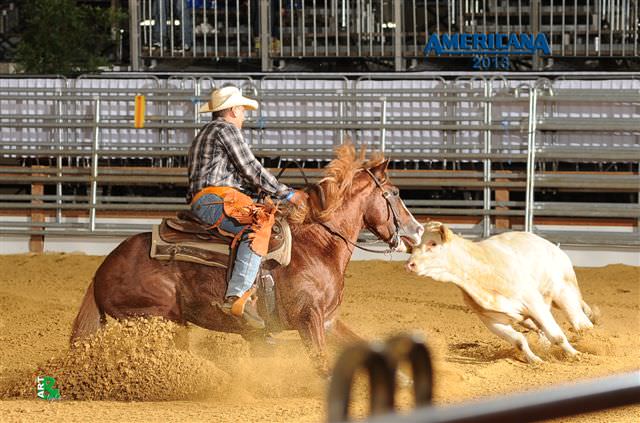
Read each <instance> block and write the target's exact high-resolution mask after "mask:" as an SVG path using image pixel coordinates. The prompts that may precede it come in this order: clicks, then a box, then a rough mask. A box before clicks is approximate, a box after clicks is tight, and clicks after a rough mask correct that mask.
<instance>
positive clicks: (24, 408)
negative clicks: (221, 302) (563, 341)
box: [0, 254, 640, 423]
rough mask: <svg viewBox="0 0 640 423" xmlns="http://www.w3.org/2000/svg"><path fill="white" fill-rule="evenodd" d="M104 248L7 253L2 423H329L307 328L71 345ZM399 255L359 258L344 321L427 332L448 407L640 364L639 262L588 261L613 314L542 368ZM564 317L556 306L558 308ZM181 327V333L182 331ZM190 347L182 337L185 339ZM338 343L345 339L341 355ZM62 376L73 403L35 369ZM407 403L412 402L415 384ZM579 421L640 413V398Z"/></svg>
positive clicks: (112, 328)
mask: <svg viewBox="0 0 640 423" xmlns="http://www.w3.org/2000/svg"><path fill="white" fill-rule="evenodd" d="M101 260H102V258H101V257H91V256H84V255H71V254H46V255H11V256H0V269H1V273H0V310H1V312H0V415H1V416H2V417H1V418H0V420H2V421H3V422H14V421H21V422H22V421H24V422H31V421H34V420H35V419H37V420H39V421H56V422H76V421H77V422H86V421H101V422H158V421H164V422H190V421H194V422H195V421H198V422H200V421H202V422H245V421H246V422H319V421H323V420H325V398H326V390H327V383H326V382H325V381H324V380H322V379H321V378H320V377H319V376H317V375H316V374H315V373H314V370H313V368H312V365H311V363H310V361H309V360H308V359H307V357H306V355H305V353H304V351H303V348H302V345H301V343H300V340H299V338H298V336H297V334H296V333H295V332H283V333H281V334H278V335H277V339H278V340H279V343H278V345H277V347H276V350H275V355H273V356H270V357H260V358H258V357H253V356H252V355H251V354H250V351H249V347H248V345H247V343H246V342H245V341H244V340H242V338H240V337H239V336H236V335H227V334H220V333H213V332H209V331H206V330H203V329H200V328H195V327H192V328H190V329H189V330H188V331H187V332H188V336H186V337H185V336H184V335H185V333H184V331H183V330H176V328H175V326H174V325H172V324H168V323H166V322H162V321H147V322H142V323H141V322H124V323H118V322H111V323H110V324H109V325H108V327H107V328H106V329H105V330H104V331H103V332H102V333H101V334H100V335H99V336H97V337H95V338H94V339H93V340H91V341H87V342H84V343H82V344H81V345H79V346H78V347H77V348H76V349H74V350H73V351H71V352H70V351H69V347H68V343H67V340H68V336H69V333H70V327H71V323H72V321H73V318H74V317H75V314H76V311H77V309H78V306H79V304H80V301H81V299H82V296H83V294H84V291H85V289H86V287H87V285H88V283H89V281H90V280H91V277H92V275H93V273H94V271H95V270H96V268H97V267H98V265H99V264H100V262H101ZM402 266H403V263H399V262H385V261H372V262H354V263H352V264H351V265H350V266H349V268H348V272H347V281H346V284H347V288H346V293H345V296H344V303H343V305H342V316H343V318H344V320H345V321H346V322H347V323H348V324H349V325H350V326H351V327H352V328H353V329H354V330H355V331H356V332H358V333H360V334H361V335H363V336H364V337H366V338H367V339H375V338H378V339H383V338H385V337H387V336H388V335H390V334H394V333H397V332H400V331H408V330H416V331H418V332H421V333H422V334H424V336H425V337H426V338H427V339H428V341H429V344H430V346H431V348H432V350H433V354H434V360H435V361H434V366H435V383H436V386H435V402H436V403H437V404H439V405H443V404H450V403H457V402H461V401H464V400H469V399H476V398H482V397H488V396H489V397H490V396H496V395H499V394H505V393H512V392H520V391H524V390H530V389H536V388H543V387H548V386H551V385H554V384H557V383H567V382H571V381H580V380H585V379H589V378H593V377H598V376H605V375H611V374H616V373H621V372H626V371H631V370H636V369H638V368H640V268H636V267H629V266H623V265H612V266H607V267H604V268H592V269H577V273H578V280H579V283H580V286H581V289H582V292H583V295H584V297H585V299H586V301H587V302H588V303H590V304H591V305H596V306H598V307H599V308H600V311H601V319H600V323H599V325H598V326H596V328H595V329H594V330H593V331H591V332H590V333H587V334H584V335H581V336H578V335H576V334H574V333H571V332H570V331H568V330H567V327H568V326H567V322H566V320H564V319H563V318H561V317H558V320H559V321H560V322H561V325H562V326H563V328H564V329H565V333H567V335H568V336H569V338H570V341H571V343H572V344H573V345H574V346H575V347H576V348H577V349H578V350H579V351H581V352H583V354H582V355H581V357H580V359H578V360H571V359H569V358H566V357H564V356H563V354H562V353H561V352H560V350H559V348H556V347H552V348H551V349H550V350H548V351H544V350H542V347H541V346H540V345H538V343H537V342H536V341H535V336H532V335H528V339H529V340H530V342H531V345H532V349H533V350H534V351H535V352H536V354H538V355H540V356H541V357H542V358H543V359H544V360H546V362H545V363H543V364H541V365H535V366H533V365H529V364H526V363H525V362H523V357H522V356H521V355H520V353H518V352H516V351H514V350H513V349H512V348H511V347H510V346H509V345H507V344H506V342H504V341H502V340H500V339H498V338H497V337H495V336H494V335H492V334H491V333H489V331H488V330H487V329H486V328H485V327H484V326H483V325H482V324H481V322H480V320H479V319H478V318H477V317H476V316H475V315H474V314H472V313H471V312H470V311H469V310H468V309H467V308H466V306H465V305H464V303H463V302H462V297H461V295H460V292H459V291H458V288H456V287H455V286H453V285H446V284H441V283H436V282H433V281H431V280H428V279H425V278H421V277H417V276H412V275H409V274H408V273H406V272H405V271H404V270H403V267H402ZM556 315H557V313H556ZM175 333H178V336H177V337H176V336H174V334H175ZM174 339H178V341H177V344H178V345H182V347H181V348H176V346H175V342H174ZM337 351H338V348H337V347H335V346H334V347H332V354H333V355H334V356H335V354H336V353H337ZM38 374H39V375H47V376H53V377H55V378H56V380H57V387H58V388H59V389H60V393H61V395H62V400H60V401H43V400H40V399H37V398H36V390H35V383H34V376H35V375H38ZM399 395H400V402H401V404H400V407H401V409H403V410H407V409H409V408H410V407H411V396H410V394H409V391H408V390H406V389H403V390H401V392H399ZM562 421H572V422H608V423H609V422H638V421H640V407H630V408H624V409H615V410H610V411H607V412H602V413H598V414H592V415H586V416H581V417H574V418H572V419H565V420H562Z"/></svg>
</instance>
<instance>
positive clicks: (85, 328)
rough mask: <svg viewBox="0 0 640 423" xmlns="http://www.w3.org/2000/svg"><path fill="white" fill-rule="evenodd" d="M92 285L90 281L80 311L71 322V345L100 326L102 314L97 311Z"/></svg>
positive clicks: (92, 282)
mask: <svg viewBox="0 0 640 423" xmlns="http://www.w3.org/2000/svg"><path fill="white" fill-rule="evenodd" d="M94 283H95V279H94V280H92V281H91V284H90V285H89V288H87V292H86V293H85V294H84V298H83V299H82V304H81V305H80V311H78V315H77V316H76V319H75V320H74V321H73V329H72V330H71V339H70V343H71V344H73V343H74V342H75V341H77V340H78V339H80V338H84V337H85V336H88V335H91V334H92V333H94V332H96V331H97V330H98V329H100V327H101V326H102V321H103V319H104V314H103V313H102V312H101V311H100V310H99V309H98V304H97V303H96V297H95V292H94V289H93V284H94Z"/></svg>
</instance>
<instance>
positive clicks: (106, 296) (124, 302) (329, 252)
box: [71, 146, 423, 374]
mask: <svg viewBox="0 0 640 423" xmlns="http://www.w3.org/2000/svg"><path fill="white" fill-rule="evenodd" d="M387 165H388V161H382V160H381V159H379V160H377V161H375V162H368V163H365V162H364V161H363V160H361V159H357V158H356V155H355V150H354V148H353V147H352V146H343V147H341V148H339V149H338V157H337V158H336V159H334V160H333V161H332V162H331V163H330V164H329V165H328V166H327V168H326V169H325V172H324V178H323V179H322V180H321V181H320V183H319V184H318V187H319V188H318V189H316V190H315V192H316V193H315V194H313V191H312V195H311V198H310V201H309V204H308V209H309V213H308V214H307V218H306V220H305V221H304V222H300V223H297V224H296V223H291V233H292V238H293V239H292V252H291V262H290V264H289V265H288V266H286V267H280V268H277V269H274V270H273V271H272V275H273V277H274V279H275V281H276V287H277V289H276V309H277V313H278V317H279V318H280V320H281V323H282V328H283V329H290V330H297V331H298V332H299V334H300V336H301V338H302V340H303V342H304V344H305V346H306V347H307V349H308V351H309V353H310V354H311V355H312V357H314V358H316V359H317V362H316V365H317V366H318V368H319V370H320V371H321V372H322V373H324V374H326V373H327V372H328V367H327V361H326V357H325V345H326V334H327V333H330V334H332V335H335V336H336V338H337V339H338V340H339V341H342V342H347V341H354V340H357V339H360V338H359V337H358V336H357V335H355V334H354V333H353V332H352V331H351V330H349V329H348V328H347V327H346V326H345V325H344V324H343V323H342V322H341V321H339V320H338V319H337V318H336V314H337V310H338V306H339V305H340V303H341V302H342V296H343V292H344V274H345V270H346V267H347V264H348V263H349V260H350V259H351V255H352V253H353V249H354V248H355V242H356V240H357V237H358V234H359V232H360V230H361V229H363V228H365V227H366V228H368V229H369V230H370V231H371V232H373V233H374V234H375V235H376V236H377V237H378V238H379V239H381V240H383V241H385V242H387V243H388V244H389V245H390V246H391V247H392V248H393V247H397V246H398V243H401V241H400V237H402V239H403V240H404V241H405V242H407V243H409V244H412V245H417V243H419V241H420V236H421V234H422V231H423V229H422V226H421V225H420V224H419V223H418V222H417V221H416V220H415V218H414V217H413V216H412V215H411V213H410V212H409V211H408V210H407V208H406V207H405V205H404V203H403V202H402V200H401V199H400V196H399V190H398V188H397V187H395V186H394V185H392V184H391V182H390V181H389V178H388V177H387ZM317 191H321V192H320V193H319V192H317ZM321 198H322V199H321ZM321 205H322V206H321ZM150 242H151V234H150V233H141V234H137V235H134V236H132V237H130V238H128V239H127V240H125V241H123V242H122V243H121V244H120V245H119V246H118V247H117V248H116V249H115V250H113V251H112V252H111V253H110V254H109V255H108V256H107V257H106V258H105V260H104V261H103V263H102V264H101V265H100V267H99V268H98V270H97V271H96V274H95V276H94V278H93V282H92V283H91V284H90V285H89V287H88V289H87V292H86V294H85V296H84V300H83V302H82V305H81V306H80V311H79V312H78V315H77V317H76V319H75V322H74V324H73V332H72V335H71V341H72V342H73V341H75V340H76V339H78V338H81V337H83V336H86V335H88V334H90V333H92V332H94V331H96V330H97V329H98V328H99V327H100V326H101V325H102V324H103V323H104V321H105V314H107V315H109V316H112V317H114V318H125V317H131V316H162V317H164V318H166V319H169V320H172V321H175V322H178V323H181V324H186V323H187V322H191V323H193V324H196V325H198V326H201V327H203V328H206V329H211V330H215V331H224V332H234V333H240V334H242V335H243V336H245V337H247V338H251V335H252V334H251V333H250V332H249V331H248V329H247V328H246V327H244V326H242V325H241V324H240V323H239V322H238V321H237V320H236V319H234V318H233V317H230V316H228V315H226V314H224V313H222V311H221V310H220V309H219V308H218V307H216V306H215V305H212V302H214V303H215V302H222V299H223V296H224V293H225V291H226V275H225V272H226V271H225V269H222V268H217V267H208V266H204V265H200V264H194V263H188V262H180V261H157V260H154V259H151V258H150V257H149V247H150ZM254 334H255V333H254Z"/></svg>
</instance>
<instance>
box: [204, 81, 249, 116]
mask: <svg viewBox="0 0 640 423" xmlns="http://www.w3.org/2000/svg"><path fill="white" fill-rule="evenodd" d="M234 106H244V107H246V108H247V109H251V110H256V109H258V102H257V101H255V100H252V99H250V98H247V97H244V96H243V95H242V93H241V92H240V90H239V89H238V88H237V87H232V86H229V87H223V88H220V89H217V90H215V91H213V92H212V93H211V99H209V101H208V102H206V103H205V104H203V105H202V106H201V107H200V112H201V113H208V112H217V111H218V110H224V109H229V108H231V107H234Z"/></svg>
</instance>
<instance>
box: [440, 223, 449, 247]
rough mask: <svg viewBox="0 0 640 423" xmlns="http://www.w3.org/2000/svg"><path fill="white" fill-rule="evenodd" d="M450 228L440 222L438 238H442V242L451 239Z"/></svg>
mask: <svg viewBox="0 0 640 423" xmlns="http://www.w3.org/2000/svg"><path fill="white" fill-rule="evenodd" d="M451 235H452V233H451V230H450V229H449V228H448V227H447V225H445V224H442V225H440V239H441V240H442V242H443V243H444V242H448V241H450V240H451Z"/></svg>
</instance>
